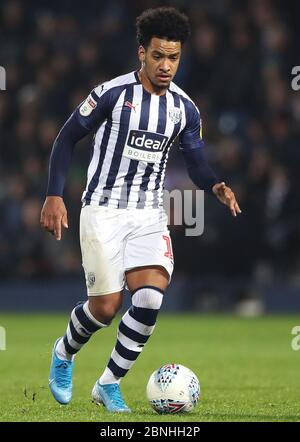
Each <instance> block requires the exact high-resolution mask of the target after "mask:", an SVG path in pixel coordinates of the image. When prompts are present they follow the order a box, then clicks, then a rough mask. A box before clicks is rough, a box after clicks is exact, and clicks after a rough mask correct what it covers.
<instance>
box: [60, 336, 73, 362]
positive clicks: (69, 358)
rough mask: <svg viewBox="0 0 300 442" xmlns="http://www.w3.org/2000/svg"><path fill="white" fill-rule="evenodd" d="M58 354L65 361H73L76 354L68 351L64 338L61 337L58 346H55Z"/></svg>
mask: <svg viewBox="0 0 300 442" xmlns="http://www.w3.org/2000/svg"><path fill="white" fill-rule="evenodd" d="M55 353H56V356H57V357H58V358H59V359H62V360H63V361H73V360H74V357H75V355H71V354H70V353H67V352H66V348H65V346H64V341H63V338H60V340H59V341H58V343H57V346H56V348H55Z"/></svg>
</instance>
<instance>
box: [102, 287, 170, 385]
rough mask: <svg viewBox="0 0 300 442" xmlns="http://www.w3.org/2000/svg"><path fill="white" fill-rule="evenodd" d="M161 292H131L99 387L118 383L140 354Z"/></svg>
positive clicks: (157, 290) (146, 339)
mask: <svg viewBox="0 0 300 442" xmlns="http://www.w3.org/2000/svg"><path fill="white" fill-rule="evenodd" d="M163 295H164V292H163V291H162V290H161V289H159V288H158V287H154V286H144V287H140V288H138V289H136V290H135V291H133V292H132V306H131V307H130V308H129V309H128V310H127V312H126V313H125V314H124V316H123V317H122V320H121V322H120V324H119V328H118V333H117V343H116V346H115V348H114V349H113V351H112V354H111V357H110V360H109V362H108V364H107V367H106V368H105V370H104V372H103V374H102V376H101V377H100V379H99V382H100V384H102V385H103V384H112V383H119V382H120V381H121V379H122V378H123V377H124V376H125V375H126V373H127V372H128V370H130V368H131V367H132V365H133V364H134V362H135V360H136V359H137V357H138V356H139V354H140V353H141V352H142V350H143V348H144V345H145V344H146V342H147V341H148V339H149V337H150V336H151V334H152V333H153V330H154V328H155V323H156V318H157V314H158V312H159V309H160V307H161V304H162V300H163Z"/></svg>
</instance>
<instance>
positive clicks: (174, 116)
mask: <svg viewBox="0 0 300 442" xmlns="http://www.w3.org/2000/svg"><path fill="white" fill-rule="evenodd" d="M169 117H170V119H171V121H172V123H174V124H177V123H179V121H180V120H181V117H182V112H181V109H179V107H173V108H171V109H170V110H169Z"/></svg>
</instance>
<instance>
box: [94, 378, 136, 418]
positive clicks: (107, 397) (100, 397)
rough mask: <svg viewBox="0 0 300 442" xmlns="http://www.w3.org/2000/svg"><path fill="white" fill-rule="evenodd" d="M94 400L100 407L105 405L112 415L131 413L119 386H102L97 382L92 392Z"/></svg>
mask: <svg viewBox="0 0 300 442" xmlns="http://www.w3.org/2000/svg"><path fill="white" fill-rule="evenodd" d="M92 400H93V401H94V402H95V403H96V404H98V405H100V404H103V405H104V406H105V408H106V409H107V411H110V412H112V413H131V410H130V408H129V407H127V405H126V404H125V402H124V399H123V397H122V393H121V390H120V385H119V384H105V385H101V384H100V383H99V381H97V382H96V384H95V385H94V388H93V390H92Z"/></svg>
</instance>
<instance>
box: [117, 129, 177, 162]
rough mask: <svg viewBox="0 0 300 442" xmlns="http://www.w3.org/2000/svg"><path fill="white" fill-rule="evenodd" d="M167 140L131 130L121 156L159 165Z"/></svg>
mask: <svg viewBox="0 0 300 442" xmlns="http://www.w3.org/2000/svg"><path fill="white" fill-rule="evenodd" d="M168 141H169V138H168V137H166V136H165V135H162V134H157V133H155V132H148V131H146V130H131V131H130V132H129V135H128V138H127V141H126V145H125V148H124V152H123V155H124V156H125V157H127V158H130V159H133V160H138V161H145V162H147V163H159V162H160V161H161V159H162V154H163V151H164V148H165V147H166V146H167V144H168Z"/></svg>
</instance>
